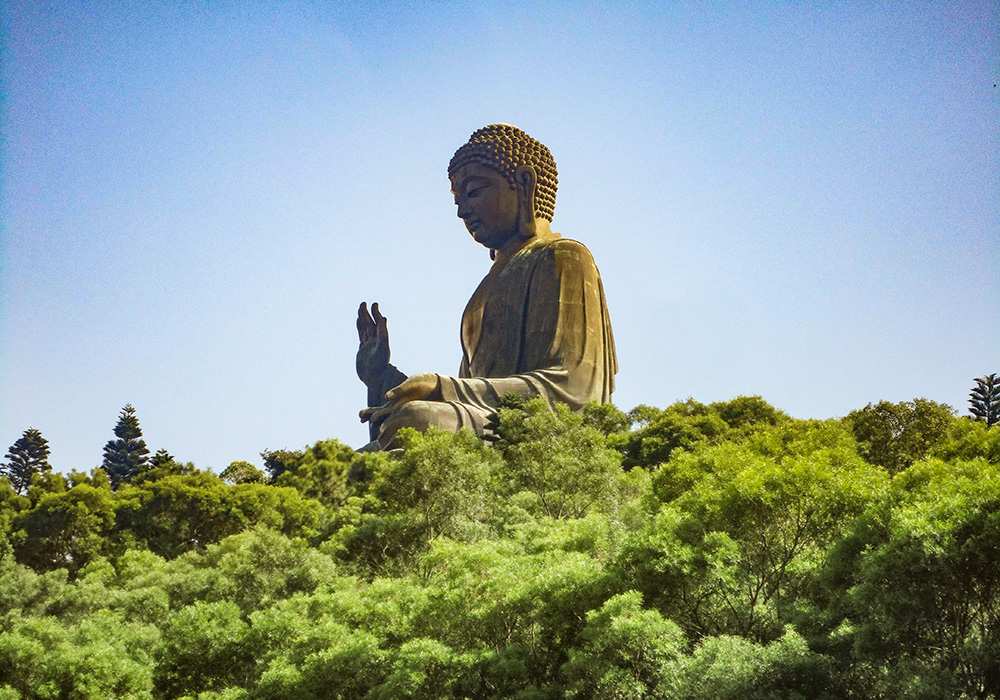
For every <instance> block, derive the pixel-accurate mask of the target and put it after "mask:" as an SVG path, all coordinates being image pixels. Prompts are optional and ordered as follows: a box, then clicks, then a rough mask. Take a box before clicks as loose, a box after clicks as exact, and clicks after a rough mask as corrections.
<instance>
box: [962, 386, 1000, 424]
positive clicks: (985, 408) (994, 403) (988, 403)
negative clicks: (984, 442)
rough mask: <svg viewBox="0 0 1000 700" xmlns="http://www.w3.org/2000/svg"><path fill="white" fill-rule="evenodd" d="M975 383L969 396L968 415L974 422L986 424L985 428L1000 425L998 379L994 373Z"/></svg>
mask: <svg viewBox="0 0 1000 700" xmlns="http://www.w3.org/2000/svg"><path fill="white" fill-rule="evenodd" d="M975 382H976V386H975V388H973V390H972V393H971V394H969V403H970V404H971V406H970V408H969V413H971V414H972V415H974V416H975V417H976V420H980V421H983V422H984V423H986V427H987V428H992V427H993V426H994V425H996V424H997V423H1000V377H997V375H996V373H994V374H987V375H986V376H984V377H979V378H977V379H976V380H975Z"/></svg>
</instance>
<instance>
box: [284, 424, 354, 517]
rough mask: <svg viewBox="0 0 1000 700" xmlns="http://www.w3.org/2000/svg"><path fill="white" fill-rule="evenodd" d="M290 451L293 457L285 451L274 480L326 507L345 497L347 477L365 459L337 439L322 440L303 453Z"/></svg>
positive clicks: (347, 494) (347, 490)
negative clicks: (285, 461) (281, 465)
mask: <svg viewBox="0 0 1000 700" xmlns="http://www.w3.org/2000/svg"><path fill="white" fill-rule="evenodd" d="M269 454H273V453H269ZM291 454H294V457H290V456H288V455H289V453H285V455H286V456H285V457H284V459H286V460H287V463H283V464H284V469H282V470H281V472H280V473H279V474H278V475H277V476H275V477H273V483H275V484H277V485H278V486H291V487H293V488H295V489H297V490H298V491H299V493H301V494H302V495H303V496H305V497H306V498H314V499H316V500H318V501H320V502H321V503H324V504H326V505H329V506H339V505H342V504H343V503H344V502H345V501H346V500H347V498H348V496H349V495H350V489H349V488H348V483H347V482H348V476H349V474H350V473H351V470H352V468H353V467H354V466H355V465H357V464H358V463H359V462H363V461H364V460H365V459H366V458H365V457H364V456H363V455H361V454H359V453H357V452H355V451H354V450H352V449H351V448H350V447H348V446H347V445H344V444H342V443H340V442H337V441H336V440H321V441H320V442H317V443H316V444H315V445H313V446H312V447H307V448H306V449H305V450H303V451H302V452H297V453H291ZM273 459H274V458H273V457H272V458H271V461H272V462H273Z"/></svg>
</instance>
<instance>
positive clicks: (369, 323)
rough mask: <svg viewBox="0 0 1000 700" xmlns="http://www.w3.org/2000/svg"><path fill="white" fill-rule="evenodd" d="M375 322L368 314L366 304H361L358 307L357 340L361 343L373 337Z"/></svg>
mask: <svg viewBox="0 0 1000 700" xmlns="http://www.w3.org/2000/svg"><path fill="white" fill-rule="evenodd" d="M375 332H376V327H375V321H374V320H373V319H372V317H371V314H369V313H368V304H366V303H365V302H361V306H359V307H358V339H359V340H360V341H361V342H362V343H363V342H365V341H366V340H368V339H369V338H371V337H372V336H373V335H375Z"/></svg>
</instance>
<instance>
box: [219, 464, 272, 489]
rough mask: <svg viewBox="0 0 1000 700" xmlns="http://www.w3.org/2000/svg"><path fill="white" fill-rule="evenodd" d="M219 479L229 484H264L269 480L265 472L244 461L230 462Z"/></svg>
mask: <svg viewBox="0 0 1000 700" xmlns="http://www.w3.org/2000/svg"><path fill="white" fill-rule="evenodd" d="M219 478H220V479H222V480H223V481H225V482H226V483H227V484H263V483H264V481H265V480H266V479H267V477H266V476H264V472H262V471H261V470H260V469H258V468H257V467H255V466H254V465H252V464H250V462H244V461H243V460H237V461H235V462H230V463H229V466H228V467H226V468H225V469H223V470H222V473H221V474H219Z"/></svg>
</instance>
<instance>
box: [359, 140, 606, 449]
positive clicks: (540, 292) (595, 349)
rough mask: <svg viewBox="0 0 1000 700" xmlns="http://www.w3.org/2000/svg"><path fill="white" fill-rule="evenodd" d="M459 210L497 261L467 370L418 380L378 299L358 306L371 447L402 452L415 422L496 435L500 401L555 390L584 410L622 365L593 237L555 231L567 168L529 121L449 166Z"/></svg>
mask: <svg viewBox="0 0 1000 700" xmlns="http://www.w3.org/2000/svg"><path fill="white" fill-rule="evenodd" d="M448 178H449V179H450V180H451V191H452V194H453V195H454V197H455V204H456V205H457V207H458V217H459V218H460V219H462V221H463V222H464V223H465V227H466V229H467V230H468V231H469V233H470V234H471V235H472V237H473V239H475V240H476V242H478V243H480V244H481V245H483V246H486V247H487V248H489V250H490V257H491V259H492V260H493V264H492V267H491V268H490V270H489V272H488V273H487V274H486V277H484V278H483V281H482V282H480V284H479V287H478V288H477V289H476V291H475V292H473V294H472V298H471V299H470V300H469V303H468V305H467V306H466V308H465V312H464V313H463V314H462V326H461V343H462V363H461V366H460V368H459V370H458V376H455V377H449V376H444V375H440V374H431V373H419V374H412V375H410V376H409V377H407V376H406V375H405V374H403V373H402V372H400V371H399V370H398V369H397V368H396V367H395V366H394V365H392V364H391V363H390V362H389V359H390V354H389V333H388V327H387V323H386V318H385V316H383V315H382V314H381V312H380V310H379V307H378V304H372V307H371V311H370V312H369V310H368V306H367V304H365V303H362V304H361V307H360V308H359V309H358V322H357V328H358V337H359V340H360V347H359V349H358V355H357V371H358V376H359V378H360V379H361V380H362V381H363V382H364V383H365V385H366V386H367V387H368V408H366V409H364V410H362V411H361V414H360V415H361V420H362V421H365V422H368V423H369V425H370V437H371V442H370V443H369V444H368V445H367V446H365V448H362V449H367V450H377V449H391V448H392V447H393V446H394V438H395V435H396V432H397V431H398V430H399V429H400V428H403V427H410V428H415V429H417V430H420V431H425V430H427V428H429V427H430V426H436V427H438V428H441V429H443V430H448V431H457V430H459V429H461V428H470V429H472V430H473V431H475V432H476V433H477V434H479V435H484V434H485V433H486V431H487V430H488V428H487V423H488V422H489V418H490V416H491V414H493V413H495V411H496V406H497V404H498V402H499V399H500V397H501V396H503V395H504V394H507V393H509V392H514V393H516V394H519V395H520V396H522V397H524V398H525V399H531V398H535V397H537V396H544V397H545V398H546V399H547V400H548V401H549V402H550V403H552V404H554V403H556V402H560V403H565V404H567V405H569V406H570V408H571V409H573V410H579V409H581V408H582V406H583V404H584V403H586V402H587V401H589V400H591V399H596V400H597V401H599V402H602V403H605V402H608V401H610V400H611V392H612V391H614V376H615V374H616V373H617V371H618V362H617V359H616V357H615V346H614V339H613V337H612V334H611V322H610V320H609V318H608V309H607V304H606V303H605V299H604V289H603V286H602V284H601V277H600V275H599V274H598V271H597V266H596V265H595V264H594V259H593V257H592V256H591V254H590V251H588V250H587V249H586V248H585V247H584V246H583V245H582V244H580V243H578V242H576V241H573V240H569V239H566V238H562V237H561V236H560V234H558V233H553V231H552V228H551V221H552V217H553V214H554V211H555V199H556V184H557V172H556V164H555V161H554V160H553V158H552V154H551V153H550V152H549V149H548V148H546V147H545V146H544V145H543V144H541V143H539V142H538V141H536V140H535V139H533V138H531V137H530V136H528V135H527V134H526V133H525V132H523V131H521V130H520V129H518V128H516V127H513V126H510V125H507V124H493V125H491V126H487V127H484V128H482V129H480V130H478V131H476V132H475V133H474V134H472V136H471V137H470V138H469V141H468V142H467V143H466V144H465V145H464V146H462V147H461V148H459V149H458V151H456V152H455V155H454V156H453V157H452V159H451V163H450V164H449V165H448Z"/></svg>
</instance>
